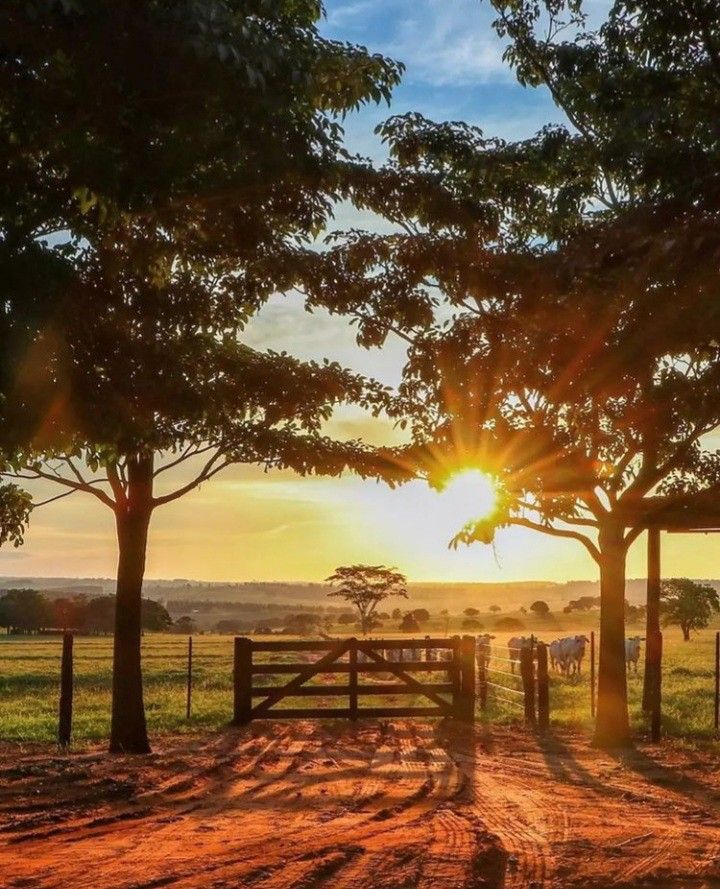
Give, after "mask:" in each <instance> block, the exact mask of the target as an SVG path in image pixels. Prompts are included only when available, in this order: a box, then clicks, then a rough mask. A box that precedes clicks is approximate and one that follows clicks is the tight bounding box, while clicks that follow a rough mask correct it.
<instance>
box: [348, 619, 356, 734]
mask: <svg viewBox="0 0 720 889" xmlns="http://www.w3.org/2000/svg"><path fill="white" fill-rule="evenodd" d="M357 656H358V647H357V639H356V638H355V637H354V636H353V638H352V639H351V640H350V651H349V652H348V658H349V660H350V679H349V683H348V684H349V686H350V719H352V721H353V722H354V721H355V720H356V719H357V718H358V668H357Z"/></svg>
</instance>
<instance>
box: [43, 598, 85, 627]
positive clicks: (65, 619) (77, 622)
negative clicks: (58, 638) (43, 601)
mask: <svg viewBox="0 0 720 889" xmlns="http://www.w3.org/2000/svg"><path fill="white" fill-rule="evenodd" d="M87 604H88V600H87V596H83V595H79V596H73V597H72V598H71V599H66V598H60V599H55V600H54V601H53V603H52V609H53V614H54V618H53V625H54V626H56V627H58V628H59V629H61V630H84V629H86V627H87Z"/></svg>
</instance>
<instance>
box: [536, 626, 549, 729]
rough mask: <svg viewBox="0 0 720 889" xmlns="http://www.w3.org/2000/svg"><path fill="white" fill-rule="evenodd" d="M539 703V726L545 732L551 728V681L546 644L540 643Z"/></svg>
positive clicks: (538, 669)
mask: <svg viewBox="0 0 720 889" xmlns="http://www.w3.org/2000/svg"><path fill="white" fill-rule="evenodd" d="M537 703H538V725H539V727H540V728H541V729H542V730H543V731H545V730H546V729H547V728H549V726H550V680H549V678H548V651H547V645H545V643H544V642H539V643H538V647H537Z"/></svg>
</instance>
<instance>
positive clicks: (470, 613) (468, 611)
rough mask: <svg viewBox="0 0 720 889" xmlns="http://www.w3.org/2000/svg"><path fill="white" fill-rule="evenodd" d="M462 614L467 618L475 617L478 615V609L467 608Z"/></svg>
mask: <svg viewBox="0 0 720 889" xmlns="http://www.w3.org/2000/svg"><path fill="white" fill-rule="evenodd" d="M463 614H464V615H466V616H467V617H477V616H478V614H480V609H479V608H472V607H469V608H466V609H465V610H464V611H463Z"/></svg>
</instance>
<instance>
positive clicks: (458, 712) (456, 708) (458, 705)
mask: <svg viewBox="0 0 720 889" xmlns="http://www.w3.org/2000/svg"><path fill="white" fill-rule="evenodd" d="M450 644H451V646H452V658H451V660H450V666H449V668H448V672H449V673H450V682H451V684H452V710H453V714H454V716H455V718H456V719H462V718H463V717H462V684H461V679H460V637H459V636H453V637H452V638H451V640H450Z"/></svg>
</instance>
